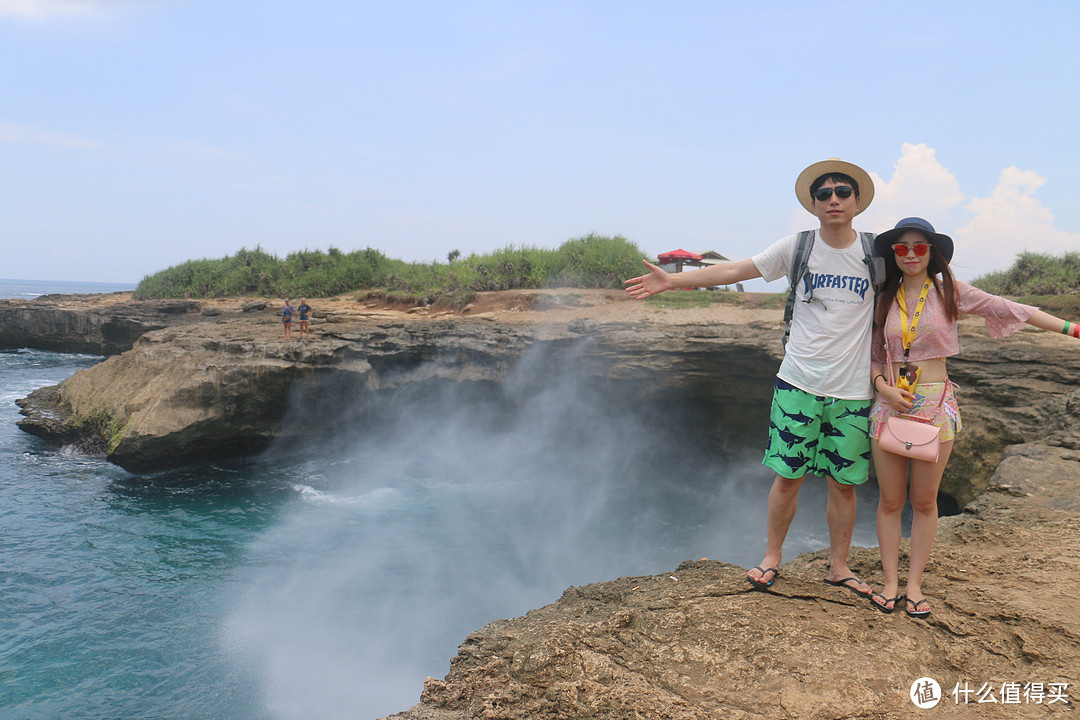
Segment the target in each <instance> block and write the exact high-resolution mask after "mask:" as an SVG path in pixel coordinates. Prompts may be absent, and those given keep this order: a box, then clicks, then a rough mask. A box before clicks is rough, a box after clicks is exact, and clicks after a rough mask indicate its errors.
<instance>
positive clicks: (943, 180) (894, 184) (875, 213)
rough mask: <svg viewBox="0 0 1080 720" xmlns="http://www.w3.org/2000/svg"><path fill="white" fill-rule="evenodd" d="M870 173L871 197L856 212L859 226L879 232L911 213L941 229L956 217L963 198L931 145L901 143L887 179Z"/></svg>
mask: <svg viewBox="0 0 1080 720" xmlns="http://www.w3.org/2000/svg"><path fill="white" fill-rule="evenodd" d="M870 176H871V177H872V178H873V180H874V191H875V194H874V201H873V203H872V204H871V205H870V208H869V209H868V210H867V211H866V212H865V213H864V215H863V216H860V225H861V226H862V227H865V228H869V229H871V230H874V231H876V232H881V231H883V230H888V229H889V228H891V227H893V226H894V225H896V223H897V221H899V220H901V219H902V218H906V217H911V216H913V215H914V216H917V217H921V218H925V219H927V220H929V221H930V223H931V224H932V225H933V226H934V227H935V228H938V229H939V230H941V228H944V227H948V226H949V225H950V224H952V223H955V222H957V221H959V220H960V218H958V217H955V216H956V214H957V211H958V210H959V208H960V207H961V205H962V204H963V202H964V200H965V199H966V198H965V196H964V193H963V192H961V190H960V182H959V181H958V180H957V179H956V176H955V175H953V174H952V173H951V172H950V171H949V170H948V169H947V168H946V167H945V166H944V165H942V164H941V162H940V161H939V160H938V159H937V153H936V152H935V151H934V149H933V148H931V147H928V146H927V145H925V144H919V145H912V144H911V143H904V145H903V146H902V147H901V148H900V159H899V160H897V161H896V165H894V166H893V176H892V178H891V179H890V180H889V181H887V182H886V181H885V180H883V179H882V178H881V177H880V176H879V175H877V174H876V173H873V172H871V173H870ZM941 231H942V232H945V231H944V230H941Z"/></svg>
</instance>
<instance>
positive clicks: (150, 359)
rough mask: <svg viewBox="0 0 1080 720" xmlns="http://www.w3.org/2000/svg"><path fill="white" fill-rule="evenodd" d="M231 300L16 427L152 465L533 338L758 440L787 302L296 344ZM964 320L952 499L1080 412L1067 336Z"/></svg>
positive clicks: (179, 460) (633, 392) (746, 443)
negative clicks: (314, 403) (745, 315)
mask: <svg viewBox="0 0 1080 720" xmlns="http://www.w3.org/2000/svg"><path fill="white" fill-rule="evenodd" d="M28 304H33V303H24V305H28ZM249 304H250V303H249ZM234 305H235V306H236V307H235V308H232V309H231V310H230V308H228V307H227V308H226V309H225V310H224V311H223V310H222V309H221V307H211V306H207V307H202V308H200V306H198V305H196V304H184V301H177V302H176V303H175V307H173V306H170V308H169V309H170V311H169V312H165V311H164V310H163V309H162V308H160V307H159V308H157V310H156V311H155V312H156V314H155V317H157V318H158V319H159V321H160V322H162V323H163V324H165V325H166V327H163V328H161V329H157V330H153V331H148V332H144V333H143V334H142V335H141V336H140V338H139V339H138V340H137V341H136V342H135V344H134V346H133V347H131V349H130V350H128V351H126V352H124V353H122V354H120V355H118V356H115V357H111V358H109V359H108V360H106V361H105V362H103V363H101V364H99V365H97V366H95V367H93V368H90V369H88V370H84V371H80V372H79V373H76V374H75V375H74V376H73V377H72V378H70V379H68V380H66V381H65V382H63V383H62V384H61V385H59V386H58V387H57V388H53V389H42V390H39V391H37V392H35V393H33V394H31V396H30V397H28V398H26V399H24V400H21V401H19V404H20V406H21V407H22V409H23V414H24V415H25V416H26V419H25V420H23V421H22V422H21V423H20V427H22V428H23V429H24V430H26V431H27V432H31V433H34V434H36V435H39V436H41V437H43V438H46V439H48V440H49V441H51V442H54V443H58V444H66V445H77V446H81V447H83V448H85V449H88V450H91V451H95V452H105V453H106V454H107V456H108V457H109V459H110V460H112V461H113V462H116V463H118V464H120V465H122V466H124V467H125V468H128V469H130V470H133V471H150V470H156V469H162V468H166V467H171V466H176V465H186V464H194V463H198V462H204V461H209V460H219V459H223V458H229V457H236V456H242V455H247V454H251V453H255V452H258V451H260V450H262V449H263V448H265V447H267V446H268V445H269V444H270V443H271V442H272V441H273V439H274V438H275V437H276V436H277V435H278V433H279V432H281V428H280V424H281V421H282V418H283V416H284V413H285V411H286V408H287V407H288V404H289V400H290V397H291V396H292V394H294V393H301V392H302V393H314V394H315V395H316V396H318V394H319V393H324V394H326V397H327V401H328V402H338V401H340V399H341V398H342V397H343V396H345V397H348V398H349V401H350V402H356V403H363V402H364V398H365V397H366V396H367V395H368V394H369V393H377V392H386V391H391V390H393V389H394V388H396V387H401V386H402V385H404V384H409V383H414V384H422V383H428V382H435V381H447V382H455V383H501V382H503V381H504V380H505V378H506V377H507V373H509V372H512V371H513V368H515V367H517V364H518V363H519V362H520V360H521V358H522V357H523V356H524V354H525V353H526V352H533V353H535V352H537V351H538V349H539V351H540V352H547V353H550V354H553V355H558V354H567V353H570V352H573V353H574V355H575V358H577V362H578V365H579V367H578V369H579V370H580V372H581V373H582V374H583V375H584V376H586V377H592V378H596V379H598V380H603V381H604V383H605V384H606V387H608V388H609V389H610V391H611V393H612V395H613V406H616V407H617V406H618V403H619V402H623V403H626V404H629V403H640V402H643V401H647V400H648V401H656V402H666V403H670V404H672V405H674V406H678V407H679V408H680V411H681V412H689V413H694V414H695V415H696V417H698V418H700V422H698V423H696V427H698V428H699V429H700V432H701V435H700V437H698V438H691V440H696V441H700V442H703V443H708V442H714V441H715V438H717V437H725V438H727V440H728V442H730V443H733V444H735V445H738V446H741V447H744V448H748V447H757V446H760V445H761V443H762V442H763V438H764V437H765V432H766V428H767V425H768V406H769V400H770V397H771V392H772V379H773V376H774V373H775V371H776V368H777V366H778V365H779V362H780V344H779V342H778V340H777V338H778V337H779V334H778V332H779V331H778V327H779V320H780V318H779V312H775V313H773V314H775V315H776V317H775V318H771V317H770V318H766V320H764V321H762V320H761V319H760V318H757V319H755V320H754V321H751V322H746V321H742V320H739V319H738V318H737V317H736V318H735V319H732V318H731V317H728V316H721V317H718V318H715V319H714V318H711V317H704V318H701V317H694V318H692V319H690V320H688V319H686V317H685V316H683V315H682V314H680V313H679V312H670V313H664V314H659V315H653V316H648V317H644V318H635V319H634V320H632V321H627V320H617V319H616V320H612V319H608V318H601V319H596V318H592V317H588V316H585V317H576V318H574V319H569V320H567V319H565V318H561V319H558V320H547V319H545V317H544V314H543V313H541V314H540V316H539V319H537V320H534V321H530V322H520V321H514V320H512V319H511V320H507V319H505V317H506V316H504V317H503V318H496V317H494V316H491V315H487V316H485V317H457V316H443V317H436V318H431V317H422V316H414V315H406V314H404V313H386V312H370V313H364V312H359V311H356V312H339V313H332V314H327V315H324V316H322V317H320V318H319V319H318V320H317V323H316V325H315V328H316V330H315V332H314V334H313V337H312V339H311V340H310V341H303V342H300V341H296V340H294V341H293V342H290V343H285V342H282V341H281V340H280V337H279V336H278V335H277V333H278V332H280V330H278V329H277V328H276V327H275V326H274V325H273V321H272V317H273V316H272V311H271V310H267V309H266V308H265V307H262V309H261V310H260V311H258V312H246V311H245V308H243V307H241V303H239V302H236V303H234ZM65 312H68V313H74V312H75V310H74V309H72V308H70V307H69V308H67V309H66V310H65ZM87 313H88V314H89V316H90V317H89V319H84V320H80V321H78V322H76V321H72V322H71V323H69V325H70V327H83V326H86V327H89V328H91V330H89V331H88V332H89V333H90V335H92V336H95V337H96V333H97V330H96V329H94V328H95V327H96V326H95V322H96V320H94V318H100V317H101V316H103V315H104V316H110V317H119V315H120V314H121V311H120V309H113V310H109V309H107V308H105V309H102V308H100V307H95V308H91V309H89V310H87ZM962 328H963V337H962V347H963V349H964V351H963V354H962V355H961V356H960V357H957V358H953V359H952V360H950V363H949V367H950V373H951V375H952V378H953V379H954V380H955V381H956V382H957V383H958V384H959V385H960V388H961V391H960V398H961V400H960V402H961V409H962V414H963V418H964V430H963V433H962V434H961V439H960V440H959V441H958V442H957V443H956V446H955V449H954V452H953V457H952V459H951V461H950V463H949V467H948V470H947V472H946V477H945V479H944V481H943V483H942V491H943V493H944V494H945V495H947V496H948V498H944V500H945V502H946V504H951V506H952V508H953V511H955V510H958V509H959V508H960V507H962V506H963V505H964V504H966V503H967V502H969V501H970V500H972V499H973V498H975V497H976V496H977V495H978V494H979V493H980V492H982V490H984V489H985V487H986V482H987V481H988V479H989V477H990V475H991V474H992V472H993V470H994V468H995V467H996V466H997V463H998V461H999V460H1000V458H1001V453H1002V451H1003V450H1004V448H1005V447H1006V446H1008V445H1010V444H1015V443H1021V442H1029V441H1033V440H1036V439H1041V438H1046V437H1053V436H1055V434H1060V433H1062V432H1064V431H1066V430H1067V429H1068V428H1069V427H1070V424H1071V423H1074V422H1075V417H1074V416H1073V415H1070V413H1069V412H1068V411H1067V407H1068V405H1069V403H1070V402H1072V403H1074V404H1075V403H1076V402H1077V395H1076V388H1077V387H1080V363H1078V358H1077V353H1076V352H1075V348H1074V347H1072V346H1071V345H1070V344H1069V342H1070V341H1069V340H1068V339H1066V338H1061V337H1055V336H1049V335H1048V334H1046V333H1038V332H1034V331H1032V332H1023V333H1020V334H1018V335H1016V336H1013V337H1011V338H1007V339H1004V340H989V339H987V338H986V337H985V333H983V332H982V330H981V326H980V324H979V323H978V322H975V323H969V324H964V325H963V326H962ZM47 329H48V332H47V333H45V335H44V336H43V340H42V342H40V343H37V344H36V346H38V347H49V346H50V345H51V344H54V342H55V337H54V332H53V327H52V326H47ZM20 332H29V329H28V328H26V327H24V328H23V330H21V331H20ZM72 332H74V331H72ZM81 342H84V343H85V342H86V341H85V340H83V341H81ZM31 344H32V343H31ZM343 393H347V395H343ZM949 498H951V499H952V500H951V501H950V500H949Z"/></svg>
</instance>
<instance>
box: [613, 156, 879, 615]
mask: <svg viewBox="0 0 1080 720" xmlns="http://www.w3.org/2000/svg"><path fill="white" fill-rule="evenodd" d="M795 192H796V196H797V197H798V200H799V203H800V204H801V205H802V206H803V207H804V208H806V210H808V211H809V212H810V213H811V214H813V215H814V216H815V217H817V219H818V221H819V226H818V228H817V229H816V230H814V231H812V232H813V239H814V242H813V245H812V249H811V252H810V255H809V258H808V262H807V272H806V274H805V275H804V276H803V277H802V280H801V281H800V282H799V283H798V285H797V289H796V295H795V300H796V302H795V305H794V314H793V317H792V321H791V334H790V339H789V340H788V342H787V345H786V349H785V354H784V359H783V361H782V362H781V364H780V369H779V371H778V372H777V377H776V384H775V388H774V391H773V402H772V408H771V411H770V423H769V440H768V444H767V445H766V448H765V457H764V459H763V460H762V462H763V464H765V465H766V466H768V467H769V468H771V469H772V470H774V471H775V472H776V477H775V478H774V480H773V484H772V488H771V489H770V491H769V501H768V509H767V512H766V522H765V524H766V538H767V539H766V548H765V555H764V557H763V558H762V561H761V563H760V564H759V565H757V566H755V567H754V568H752V569H751V570H750V571H749V572H748V573H747V575H746V581H747V582H748V583H750V584H751V585H753V586H754V587H756V588H762V589H764V588H768V587H771V586H772V584H773V582H774V581H775V580H776V578H777V577H778V576H779V575H780V563H781V559H782V550H783V544H784V540H785V538H786V537H787V533H788V529H789V528H790V527H791V521H792V519H793V518H794V517H795V510H796V508H797V506H798V494H799V488H800V487H801V486H802V482H803V478H804V477H805V476H806V475H807V474H810V473H813V474H817V475H822V476H824V477H825V481H826V483H827V485H828V489H829V500H828V507H827V510H826V520H827V522H828V526H829V545H830V556H829V573H828V575H827V576H826V577H825V578H824V580H825V582H826V583H828V584H830V585H835V586H837V587H843V588H845V589H847V590H850V591H852V592H854V593H856V594H857V595H860V596H862V597H869V596H870V592H871V589H870V586H869V585H867V584H866V583H865V582H863V581H862V580H860V579H859V578H858V577H856V576H855V574H854V573H852V572H851V570H850V569H849V567H848V552H849V549H850V546H851V536H852V533H853V532H854V528H855V511H856V498H855V486H856V485H861V484H862V483H864V482H866V478H867V474H868V472H869V466H870V463H869V461H870V440H869V436H868V432H867V428H868V422H869V414H870V401H871V398H872V396H873V392H872V390H871V387H870V383H869V382H867V377H868V375H867V373H868V372H869V368H870V328H871V322H872V316H873V312H874V291H873V287H872V285H871V277H870V268H869V266H868V265H867V262H866V260H867V257H866V252H865V251H864V247H863V243H862V241H861V239H860V238H859V235H858V233H857V232H856V231H855V230H854V229H853V228H852V221H853V219H854V218H855V216H856V215H858V214H859V213H861V212H863V211H864V210H866V208H867V207H868V206H869V205H870V202H871V201H872V200H873V197H874V184H873V181H872V180H871V179H870V176H869V174H867V173H866V171H865V170H863V169H862V168H860V167H858V166H857V165H853V164H851V163H848V162H844V161H842V160H838V159H836V158H833V159H830V160H824V161H822V162H818V163H814V164H813V165H810V166H809V167H807V168H806V169H805V170H803V171H802V173H800V174H799V177H798V179H797V180H796V182H795ZM798 238H799V234H798V233H796V234H793V235H789V236H787V237H785V238H782V239H781V240H779V241H777V242H776V243H774V244H772V245H770V246H769V247H768V248H766V249H765V250H763V251H762V252H760V253H758V254H757V255H755V256H753V257H752V258H747V259H745V260H739V261H735V262H730V263H724V264H721V265H712V266H709V267H706V268H701V269H698V270H689V271H686V272H681V273H667V272H665V271H664V270H663V269H662V268H659V267H657V266H656V265H653V264H651V263H649V262H647V261H646V262H645V265H646V266H647V267H648V268H649V272H648V273H647V274H645V275H641V276H639V277H636V278H632V279H630V280H627V281H626V286H627V287H626V290H627V292H629V293H630V295H632V296H633V297H635V298H638V299H643V298H646V297H649V296H650V295H655V294H657V293H661V292H664V291H666V290H672V289H675V288H691V287H712V286H716V285H733V284H735V283H739V282H743V281H745V280H750V279H752V278H757V277H761V278H764V279H765V280H766V281H770V282H771V281H773V280H778V279H780V278H782V277H786V276H787V275H788V273H789V271H790V269H791V265H792V260H793V259H794V256H795V254H796V245H797V243H798Z"/></svg>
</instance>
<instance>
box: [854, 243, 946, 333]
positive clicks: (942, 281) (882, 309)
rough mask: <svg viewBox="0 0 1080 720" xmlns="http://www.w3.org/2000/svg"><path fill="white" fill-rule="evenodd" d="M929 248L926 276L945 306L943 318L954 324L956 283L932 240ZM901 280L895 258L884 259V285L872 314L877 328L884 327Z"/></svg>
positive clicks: (900, 273) (901, 276)
mask: <svg viewBox="0 0 1080 720" xmlns="http://www.w3.org/2000/svg"><path fill="white" fill-rule="evenodd" d="M930 247H931V248H932V249H931V251H930V263H929V264H928V265H927V266H926V274H927V275H928V276H929V277H930V281H931V282H932V283H933V284H934V289H935V290H937V292H938V295H940V296H941V304H942V305H944V306H945V317H947V318H948V319H949V320H950V321H954V322H955V321H956V319H957V318H958V317H960V311H959V309H958V308H957V305H956V281H955V280H954V279H953V274H952V270H950V269H949V263H948V262H947V261H946V260H945V258H943V257H942V256H941V253H940V252H938V248H937V245H935V244H934V241H933V240H930ZM890 249H891V248H890ZM939 276H940V277H939ZM903 279H904V273H903V271H902V270H900V266H899V265H897V264H896V257H895V256H893V257H892V258H888V259H886V260H885V285H884V287H882V289H881V296H880V297H879V298H878V305H877V309H876V310H875V312H874V324H875V325H876V326H877V327H880V328H884V327H885V319H886V318H888V317H889V306H891V305H892V304H893V301H894V300H895V299H896V291H897V290H898V289H899V287H900V283H901V281H902V280H903Z"/></svg>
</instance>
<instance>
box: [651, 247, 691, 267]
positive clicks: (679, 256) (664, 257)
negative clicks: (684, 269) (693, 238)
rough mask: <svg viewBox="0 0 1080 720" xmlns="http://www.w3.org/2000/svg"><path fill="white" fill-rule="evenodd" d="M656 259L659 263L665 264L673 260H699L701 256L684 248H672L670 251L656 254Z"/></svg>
mask: <svg viewBox="0 0 1080 720" xmlns="http://www.w3.org/2000/svg"><path fill="white" fill-rule="evenodd" d="M656 259H657V260H659V261H660V264H661V265H667V264H668V263H673V262H686V261H687V260H694V261H697V260H701V256H700V255H696V254H694V253H692V252H687V251H686V250H683V249H682V248H680V249H678V250H672V251H671V252H666V253H660V255H658V256H657V258H656Z"/></svg>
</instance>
